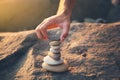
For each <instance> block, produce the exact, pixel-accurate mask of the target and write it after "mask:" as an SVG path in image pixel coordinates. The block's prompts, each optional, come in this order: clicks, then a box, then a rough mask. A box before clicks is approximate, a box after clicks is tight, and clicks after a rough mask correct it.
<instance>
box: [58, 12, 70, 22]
mask: <svg viewBox="0 0 120 80" xmlns="http://www.w3.org/2000/svg"><path fill="white" fill-rule="evenodd" d="M56 15H57V16H59V17H61V18H63V19H64V20H65V19H70V17H71V14H67V13H65V12H61V13H57V14H56Z"/></svg>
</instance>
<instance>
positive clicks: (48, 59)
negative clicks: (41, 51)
mask: <svg viewBox="0 0 120 80" xmlns="http://www.w3.org/2000/svg"><path fill="white" fill-rule="evenodd" d="M44 62H45V63H47V64H49V65H60V64H62V63H63V60H62V59H59V60H55V59H53V58H51V57H50V56H46V57H44Z"/></svg>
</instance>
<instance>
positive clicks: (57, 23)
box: [35, 15, 70, 41]
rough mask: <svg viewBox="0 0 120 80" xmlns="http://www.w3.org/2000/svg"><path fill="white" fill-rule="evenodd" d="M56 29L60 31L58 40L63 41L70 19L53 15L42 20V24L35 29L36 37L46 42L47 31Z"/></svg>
mask: <svg viewBox="0 0 120 80" xmlns="http://www.w3.org/2000/svg"><path fill="white" fill-rule="evenodd" d="M56 27H60V28H61V29H62V33H61V36H60V40H61V41H63V40H64V39H65V38H66V37H67V35H68V32H69V27H70V18H69V17H65V16H63V15H54V16H51V17H49V18H46V19H44V20H43V22H42V23H41V24H39V25H38V26H37V28H36V29H35V30H36V34H37V37H38V38H39V39H43V40H48V34H47V30H48V29H52V28H56Z"/></svg>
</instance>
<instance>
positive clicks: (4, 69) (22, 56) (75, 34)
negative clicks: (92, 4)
mask: <svg viewBox="0 0 120 80" xmlns="http://www.w3.org/2000/svg"><path fill="white" fill-rule="evenodd" d="M119 32H120V22H117V23H111V24H95V23H94V24H93V23H72V24H71V28H70V33H69V35H68V38H67V39H66V40H65V41H64V42H63V43H62V45H61V48H62V52H61V53H62V54H61V55H62V58H63V59H65V60H67V61H68V62H69V71H67V72H64V73H52V72H48V71H46V70H44V69H43V68H42V63H43V58H44V57H45V56H46V55H47V53H48V51H49V46H48V45H49V44H48V43H49V41H42V40H38V39H37V38H36V35H35V33H34V31H23V32H15V33H0V79H1V80H47V79H48V80H119V78H120V34H119ZM58 33H60V32H59V30H57V29H53V30H50V31H48V34H49V36H50V37H54V36H55V35H54V34H56V36H57V35H58ZM58 37H59V36H58ZM83 54H85V56H83ZM64 76H65V77H64Z"/></svg>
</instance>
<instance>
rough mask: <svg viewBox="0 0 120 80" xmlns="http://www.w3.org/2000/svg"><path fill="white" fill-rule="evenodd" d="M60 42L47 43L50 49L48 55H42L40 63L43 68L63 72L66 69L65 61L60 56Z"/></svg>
mask: <svg viewBox="0 0 120 80" xmlns="http://www.w3.org/2000/svg"><path fill="white" fill-rule="evenodd" d="M60 44H61V42H60V41H51V42H50V43H49V45H50V51H49V52H48V55H47V56H46V57H44V59H43V61H44V62H43V64H42V67H43V68H44V69H46V70H48V71H52V72H64V71H66V70H68V63H67V61H66V60H63V59H62V58H61V53H60V51H61V50H60Z"/></svg>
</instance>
